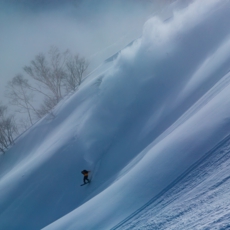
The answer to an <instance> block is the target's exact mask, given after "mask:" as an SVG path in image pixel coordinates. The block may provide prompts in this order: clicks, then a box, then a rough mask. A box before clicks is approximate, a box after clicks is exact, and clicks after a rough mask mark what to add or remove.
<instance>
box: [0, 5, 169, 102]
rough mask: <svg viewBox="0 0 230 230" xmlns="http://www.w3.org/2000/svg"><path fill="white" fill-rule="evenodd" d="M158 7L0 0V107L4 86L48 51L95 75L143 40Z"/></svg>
mask: <svg viewBox="0 0 230 230" xmlns="http://www.w3.org/2000/svg"><path fill="white" fill-rule="evenodd" d="M157 2H161V1H156V2H154V3H152V2H151V1H136V0H128V1H121V0H118V1H105V0H98V1H93V0H85V1H80V0H79V1H77V0H68V1H64V0H55V1H53V0H52V1H50V0H48V1H34V0H25V1H24V0H22V1H16V0H7V1H5V0H1V1H0V29H1V40H0V50H1V54H0V81H1V86H0V91H1V93H0V96H1V101H3V100H4V101H5V99H4V91H5V86H6V83H7V82H8V81H9V80H11V79H12V78H13V77H14V76H15V75H16V74H18V73H23V67H24V66H25V65H28V64H29V63H30V61H31V60H32V59H34V57H35V55H37V54H39V53H41V52H44V53H46V52H47V51H48V50H49V48H50V47H51V46H57V47H58V48H59V49H60V50H61V51H65V50H66V49H69V50H71V52H72V53H79V54H80V55H82V56H85V57H86V58H87V59H88V60H89V61H90V64H91V65H90V68H91V70H92V69H94V68H95V67H97V66H98V65H100V64H101V62H103V61H104V60H105V59H106V58H108V57H110V56H111V55H113V54H114V53H116V52H117V51H119V50H120V49H122V48H124V47H125V46H126V45H127V44H128V43H130V42H131V41H132V40H134V39H136V38H138V37H139V36H140V35H141V31H142V26H143V24H144V22H145V21H146V20H147V18H148V17H149V16H150V15H151V14H152V13H153V12H156V11H159V9H162V7H163V6H165V5H166V3H167V1H164V3H160V4H159V3H157Z"/></svg>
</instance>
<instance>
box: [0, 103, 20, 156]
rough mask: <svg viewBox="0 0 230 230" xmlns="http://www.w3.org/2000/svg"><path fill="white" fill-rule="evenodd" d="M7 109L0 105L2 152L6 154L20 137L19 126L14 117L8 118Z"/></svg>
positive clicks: (0, 147) (0, 141)
mask: <svg viewBox="0 0 230 230" xmlns="http://www.w3.org/2000/svg"><path fill="white" fill-rule="evenodd" d="M6 113H7V107H6V106H3V105H0V152H3V153H4V152H5V151H6V149H7V148H8V146H9V145H12V144H13V143H14V137H15V136H16V135H18V130H17V126H16V124H15V120H14V117H13V116H6Z"/></svg>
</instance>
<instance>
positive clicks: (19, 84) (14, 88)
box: [6, 75, 36, 125]
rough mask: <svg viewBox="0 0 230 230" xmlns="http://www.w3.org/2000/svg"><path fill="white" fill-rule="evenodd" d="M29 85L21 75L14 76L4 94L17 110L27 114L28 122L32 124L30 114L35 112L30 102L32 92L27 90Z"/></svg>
mask: <svg viewBox="0 0 230 230" xmlns="http://www.w3.org/2000/svg"><path fill="white" fill-rule="evenodd" d="M30 88H31V86H30V85H29V83H28V80H27V79H25V78H23V76H22V75H17V76H15V77H14V78H13V79H12V80H11V81H10V82H8V85H7V91H6V96H7V97H8V98H9V99H10V103H11V104H12V105H15V106H17V107H18V108H19V110H18V112H21V113H26V114H27V115H28V118H29V121H30V124H31V125H32V124H33V118H32V117H33V116H32V114H33V113H35V114H36V109H35V107H34V106H33V104H32V101H33V97H34V94H33V93H32V92H31V90H29V89H30Z"/></svg>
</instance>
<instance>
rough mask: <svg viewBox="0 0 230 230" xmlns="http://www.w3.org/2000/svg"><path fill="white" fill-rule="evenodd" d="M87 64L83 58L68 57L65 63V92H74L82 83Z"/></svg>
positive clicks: (76, 56)
mask: <svg viewBox="0 0 230 230" xmlns="http://www.w3.org/2000/svg"><path fill="white" fill-rule="evenodd" d="M88 65H89V64H88V63H87V61H86V60H85V58H80V57H79V56H78V55H75V56H74V57H72V56H70V57H69V58H68V60H67V62H66V77H65V87H66V91H67V92H70V91H76V90H77V89H78V86H79V85H80V84H81V83H82V81H83V79H84V77H85V72H86V70H87V68H88Z"/></svg>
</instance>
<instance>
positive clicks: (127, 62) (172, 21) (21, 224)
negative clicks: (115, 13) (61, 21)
mask: <svg viewBox="0 0 230 230" xmlns="http://www.w3.org/2000/svg"><path fill="white" fill-rule="evenodd" d="M178 2H179V1H178ZM176 3H177V1H176ZM176 3H175V4H174V5H172V6H171V7H175V11H174V15H173V16H172V17H170V18H169V19H168V20H164V21H161V20H160V19H158V18H157V17H153V18H151V19H150V20H148V21H147V22H146V24H145V26H144V28H143V35H142V37H141V38H140V39H138V40H136V41H135V42H134V43H133V44H132V45H131V46H129V47H127V48H126V49H124V50H122V51H121V52H120V53H119V55H118V57H117V58H116V59H115V60H113V61H110V62H105V63H104V65H103V66H101V67H100V70H101V71H98V70H97V71H95V72H94V73H92V74H91V75H90V76H89V77H88V78H87V79H86V80H85V81H84V83H83V84H82V86H81V87H80V89H79V90H78V91H77V92H76V93H75V94H73V95H69V96H68V97H66V98H65V99H64V100H63V101H62V102H61V103H60V104H59V105H58V106H57V107H56V108H55V111H54V113H55V118H53V117H52V116H49V115H47V116H46V117H45V118H44V119H43V120H41V121H39V122H38V123H37V124H36V125H34V126H33V127H32V128H31V129H30V130H28V131H27V132H26V133H24V134H23V135H22V136H21V137H20V138H18V140H17V142H16V144H15V145H14V146H12V148H11V149H10V150H9V151H8V152H7V153H6V154H5V155H2V156H1V159H0V160H1V161H0V164H1V165H0V166H1V167H0V191H1V192H0V229H7V230H11V229H12V230H14V229H20V230H21V229H23V230H32V229H33V230H36V229H44V230H107V229H122V230H123V229H125V230H127V229H164V230H165V229H175V230H178V229H179V230H180V229H182V230H184V229H186V230H187V229H230V225H229V224H230V222H229V219H230V209H229V202H230V201H229V200H230V199H229V195H230V194H229V193H230V192H229V187H230V180H229V178H230V176H229V175H230V173H229V164H230V160H229V157H230V152H229V147H230V72H229V70H230V36H229V35H230V27H229V21H230V2H229V1H228V0H202V1H200V0H196V1H191V4H189V5H188V6H187V7H182V8H181V7H179V8H180V9H179V8H177V6H178V5H177V4H176ZM176 9H177V10H176ZM99 72H100V73H99ZM83 169H88V170H91V177H92V182H91V184H90V185H86V186H83V187H80V184H81V183H82V175H81V173H80V172H81V170H83Z"/></svg>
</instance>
